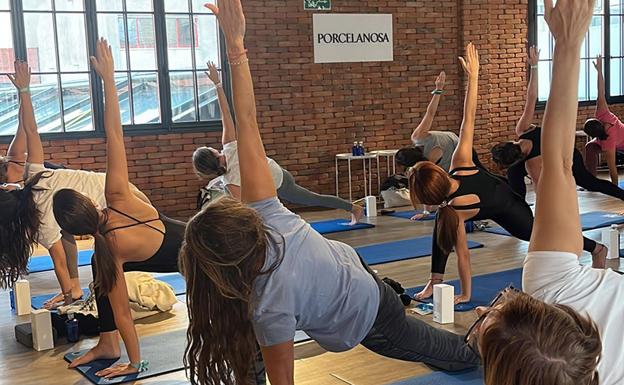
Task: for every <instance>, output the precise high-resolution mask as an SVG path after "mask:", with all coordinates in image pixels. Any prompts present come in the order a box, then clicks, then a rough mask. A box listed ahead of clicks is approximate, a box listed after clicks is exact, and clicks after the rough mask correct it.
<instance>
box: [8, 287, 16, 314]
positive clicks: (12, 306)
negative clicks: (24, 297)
mask: <svg viewBox="0 0 624 385" xmlns="http://www.w3.org/2000/svg"><path fill="white" fill-rule="evenodd" d="M9 299H10V300H11V310H15V293H14V292H13V288H11V290H10V291H9Z"/></svg>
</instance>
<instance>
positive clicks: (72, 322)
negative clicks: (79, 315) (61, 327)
mask: <svg viewBox="0 0 624 385" xmlns="http://www.w3.org/2000/svg"><path fill="white" fill-rule="evenodd" d="M65 327H66V328H67V341H68V342H78V340H79V339H80V330H79V329H78V320H77V319H75V318H74V313H67V321H65Z"/></svg>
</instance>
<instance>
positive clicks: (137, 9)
mask: <svg viewBox="0 0 624 385" xmlns="http://www.w3.org/2000/svg"><path fill="white" fill-rule="evenodd" d="M205 2H206V0H201V1H200V0H0V73H2V74H6V73H11V72H13V61H14V60H15V57H18V58H25V59H27V60H28V62H29V64H30V66H31V68H32V71H33V76H32V84H31V91H32V96H33V103H34V105H35V112H36V115H37V122H38V124H39V127H40V132H42V133H76V132H83V133H84V132H86V133H88V132H93V131H102V130H103V127H102V124H103V121H102V113H103V104H102V103H103V95H102V92H103V91H102V86H101V84H100V81H99V79H98V78H97V77H96V76H95V74H94V73H93V71H91V70H90V66H89V56H90V55H93V54H94V52H95V45H96V42H97V39H98V38H99V37H100V36H102V37H104V38H106V39H108V41H109V43H110V44H111V46H112V48H113V54H114V58H115V78H116V81H117V88H118V91H119V101H120V107H121V115H122V122H123V124H124V126H125V127H126V129H128V130H137V131H138V130H140V132H145V130H152V131H156V132H160V131H163V132H166V131H175V130H181V129H196V128H202V129H205V128H206V127H207V126H213V127H219V119H220V116H219V108H218V102H217V95H216V90H215V88H214V86H213V85H212V84H211V83H210V81H209V80H208V79H207V77H206V75H205V74H204V71H205V70H206V64H205V63H206V62H207V61H214V62H215V63H217V65H218V66H219V67H220V64H219V63H220V58H221V44H220V40H219V31H218V27H217V22H216V17H215V16H214V15H213V14H212V13H210V11H209V10H208V9H206V8H204V7H203V5H204V3H205ZM224 77H226V76H224ZM225 80H227V79H225ZM17 100H18V99H17V94H16V92H15V90H14V87H13V85H12V84H11V83H10V81H9V80H8V79H7V78H6V77H2V78H1V79H0V102H1V103H2V104H1V105H0V109H1V110H2V113H1V114H0V117H1V118H0V135H11V134H13V133H14V132H15V129H16V127H17V111H18V109H17V107H18V106H17Z"/></svg>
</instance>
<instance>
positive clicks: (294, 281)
mask: <svg viewBox="0 0 624 385" xmlns="http://www.w3.org/2000/svg"><path fill="white" fill-rule="evenodd" d="M217 4H218V8H217V7H216V6H214V5H212V4H210V5H209V8H210V9H211V10H212V11H213V12H214V14H215V15H217V18H218V20H219V25H220V27H221V29H222V31H223V34H224V36H225V41H226V47H227V52H228V56H229V60H230V68H231V74H232V82H233V95H234V106H235V111H236V120H237V122H238V127H239V135H238V139H239V143H238V146H239V148H240V173H241V182H242V183H241V187H242V188H241V198H242V201H243V202H245V203H246V204H248V205H249V206H246V205H245V204H243V203H241V202H239V201H238V200H235V199H232V198H228V197H226V198H222V199H219V200H217V201H215V202H213V203H211V204H209V205H208V206H207V207H206V208H205V209H204V211H202V212H201V213H199V214H197V215H196V216H195V217H194V218H193V219H191V221H190V222H189V224H188V227H187V230H186V234H185V243H184V246H183V248H182V251H181V256H180V259H181V268H182V272H183V274H184V275H185V277H186V280H187V285H188V293H187V299H188V309H189V322H190V326H189V333H188V337H189V341H188V346H187V349H186V363H187V365H188V367H189V373H190V375H191V381H192V382H194V383H198V384H210V385H217V384H226V385H231V384H241V383H244V379H245V376H246V373H247V372H248V370H249V368H250V367H251V366H252V359H253V356H254V352H255V349H256V344H257V343H259V344H260V346H261V351H262V356H263V357H264V362H265V364H266V368H267V373H268V376H269V380H270V382H271V384H274V385H291V384H294V346H293V338H294V336H295V331H296V330H303V331H305V332H306V333H308V335H309V336H310V337H312V338H313V339H314V340H316V341H317V342H318V343H319V344H320V345H321V346H323V347H324V348H325V349H327V350H329V351H334V352H339V351H345V350H349V349H351V348H353V347H355V346H356V345H358V344H360V343H361V344H363V345H364V346H365V347H367V348H368V349H371V350H372V351H374V352H377V353H379V354H382V355H385V356H388V357H394V358H398V359H403V360H407V361H423V362H426V363H428V364H431V365H434V366H437V367H441V368H444V369H448V370H459V369H462V368H468V367H473V366H475V365H478V362H479V359H478V357H477V356H476V355H475V354H474V353H472V352H471V351H470V349H468V348H467V346H466V345H465V344H462V342H463V341H462V339H461V337H458V336H456V335H455V334H453V333H449V332H446V331H443V330H438V329H435V328H433V327H432V326H429V325H427V324H426V323H424V322H422V321H420V320H418V319H416V318H412V317H408V316H406V314H405V309H404V307H403V304H402V303H401V301H400V300H399V298H398V296H397V295H396V293H395V292H394V290H393V289H392V288H390V287H389V286H388V285H386V284H385V283H383V282H381V280H379V279H378V278H377V277H376V276H375V274H374V273H373V272H372V271H371V270H370V269H368V268H367V266H366V265H365V264H364V263H363V262H362V261H361V260H360V258H359V257H358V255H357V253H356V252H355V250H354V249H353V248H351V247H350V246H348V245H346V244H344V243H341V242H337V241H331V240H328V239H326V238H323V237H322V236H321V235H320V234H318V233H317V232H315V231H314V230H313V229H312V228H311V227H310V225H309V224H307V223H306V222H305V221H303V220H302V219H301V218H300V217H299V216H298V215H295V214H293V213H292V212H290V211H289V210H288V209H286V208H285V207H284V206H283V205H282V204H281V203H280V202H279V200H278V199H277V191H276V189H275V184H274V183H273V181H272V180H271V171H270V168H269V165H268V163H267V162H266V154H265V151H264V146H263V143H262V139H261V137H260V131H259V129H258V122H257V119H256V105H255V97H254V92H253V83H252V78H251V73H250V70H249V64H248V58H247V56H246V50H245V46H244V35H245V18H244V16H243V10H242V6H241V1H240V0H219V1H217Z"/></svg>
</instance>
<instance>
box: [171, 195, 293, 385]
mask: <svg viewBox="0 0 624 385" xmlns="http://www.w3.org/2000/svg"><path fill="white" fill-rule="evenodd" d="M276 239H277V237H275V236H273V235H272V234H271V232H269V231H268V230H267V229H266V228H265V226H264V224H263V222H262V219H261V218H260V216H259V215H258V214H257V213H256V212H255V211H254V210H253V209H251V208H249V207H246V206H245V205H243V204H242V203H240V202H239V201H237V200H234V199H231V198H227V197H223V198H220V199H218V200H217V201H215V202H213V203H211V204H209V205H208V206H207V207H206V208H205V209H204V210H203V211H202V212H200V213H199V214H197V215H195V217H193V218H192V219H191V220H190V222H189V223H188V224H187V227H186V233H185V235H184V243H183V245H182V249H181V251H180V271H181V272H182V274H184V277H185V278H186V285H187V292H186V297H187V304H188V315H189V328H188V332H187V339H188V341H187V346H186V352H185V356H184V363H185V366H187V367H188V368H189V369H188V371H189V374H190V375H189V378H190V380H191V383H192V384H202V385H206V384H209V385H219V384H225V385H234V384H237V385H242V384H247V383H248V382H249V379H248V375H249V372H250V369H251V368H252V367H253V366H252V365H253V360H254V358H255V356H256V351H257V343H256V338H255V334H254V332H253V329H252V324H251V316H250V313H251V310H252V308H253V304H254V302H255V299H254V295H253V290H252V288H253V284H254V281H255V280H256V278H258V277H259V276H261V275H263V274H269V273H271V272H272V271H274V270H275V269H276V268H277V266H279V263H281V260H282V258H278V259H277V261H276V262H275V263H273V264H272V266H269V267H268V268H266V269H264V270H263V265H264V262H265V259H266V252H267V248H269V247H278V242H277V240H276Z"/></svg>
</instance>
